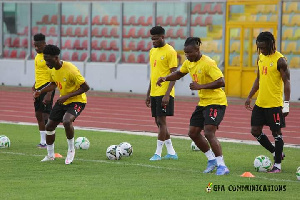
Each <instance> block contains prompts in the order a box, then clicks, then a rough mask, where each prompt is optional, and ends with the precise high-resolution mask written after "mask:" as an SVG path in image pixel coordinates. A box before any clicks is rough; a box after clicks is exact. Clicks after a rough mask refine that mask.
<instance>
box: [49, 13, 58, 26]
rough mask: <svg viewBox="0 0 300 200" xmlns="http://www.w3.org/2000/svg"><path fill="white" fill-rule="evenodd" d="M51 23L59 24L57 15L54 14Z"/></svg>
mask: <svg viewBox="0 0 300 200" xmlns="http://www.w3.org/2000/svg"><path fill="white" fill-rule="evenodd" d="M50 24H57V15H52V17H51V21H50Z"/></svg>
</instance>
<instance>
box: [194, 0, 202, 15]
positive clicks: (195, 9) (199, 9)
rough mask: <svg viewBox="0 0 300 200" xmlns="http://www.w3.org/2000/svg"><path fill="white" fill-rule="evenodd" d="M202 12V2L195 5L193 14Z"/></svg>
mask: <svg viewBox="0 0 300 200" xmlns="http://www.w3.org/2000/svg"><path fill="white" fill-rule="evenodd" d="M200 12H201V3H199V4H196V5H195V7H194V8H193V11H192V14H196V13H198V14H200Z"/></svg>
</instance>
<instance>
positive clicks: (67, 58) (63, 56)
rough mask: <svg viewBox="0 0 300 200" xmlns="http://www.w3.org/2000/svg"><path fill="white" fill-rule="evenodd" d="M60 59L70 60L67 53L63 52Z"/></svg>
mask: <svg viewBox="0 0 300 200" xmlns="http://www.w3.org/2000/svg"><path fill="white" fill-rule="evenodd" d="M62 59H63V60H70V53H69V52H68V51H65V52H64V53H63V54H62Z"/></svg>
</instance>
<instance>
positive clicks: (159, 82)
mask: <svg viewBox="0 0 300 200" xmlns="http://www.w3.org/2000/svg"><path fill="white" fill-rule="evenodd" d="M165 81H166V77H159V78H158V80H157V82H156V85H157V86H159V87H161V83H162V82H165Z"/></svg>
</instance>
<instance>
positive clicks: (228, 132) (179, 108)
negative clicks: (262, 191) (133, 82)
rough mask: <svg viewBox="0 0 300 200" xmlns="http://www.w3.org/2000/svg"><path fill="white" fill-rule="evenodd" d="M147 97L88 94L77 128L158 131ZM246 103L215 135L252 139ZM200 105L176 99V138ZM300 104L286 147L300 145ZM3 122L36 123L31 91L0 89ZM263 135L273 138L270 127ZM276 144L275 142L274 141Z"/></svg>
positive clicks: (232, 108)
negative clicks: (147, 103) (146, 103)
mask: <svg viewBox="0 0 300 200" xmlns="http://www.w3.org/2000/svg"><path fill="white" fill-rule="evenodd" d="M144 97H145V96H144V95H132V94H116V93H101V92H93V91H92V92H88V103H87V105H86V108H85V110H84V111H83V112H82V114H81V115H80V116H79V117H78V119H77V120H76V121H75V123H74V125H75V126H81V127H94V128H104V129H117V130H126V131H145V132H154V133H155V132H157V127H156V125H155V123H154V119H153V118H152V117H151V112H150V108H147V107H146V105H145V103H144V102H145V101H144ZM243 101H244V100H231V99H229V105H228V107H227V109H226V114H225V117H224V120H223V121H222V123H221V125H220V127H219V130H218V131H217V133H216V135H217V137H219V138H230V139H238V140H253V141H255V139H254V138H253V136H252V135H251V134H250V117H251V112H250V111H247V110H246V109H245V108H244V105H243V103H244V102H243ZM197 103H198V98H196V97H192V98H191V97H190V98H189V97H187V98H185V97H177V98H176V100H175V116H173V117H168V120H167V123H168V127H169V131H170V133H171V134H173V135H187V132H188V126H189V119H190V115H191V114H192V112H193V111H194V108H195V106H196V105H197ZM299 105H300V104H298V103H294V104H292V105H291V107H292V108H290V111H291V112H290V114H289V116H288V117H287V118H286V124H287V127H286V128H284V129H282V132H283V136H284V141H285V143H286V144H294V145H300V135H299V134H298V132H299V130H300V125H299V122H298V121H299V119H300V107H299ZM0 110H1V115H0V120H3V121H12V122H30V123H36V119H35V116H34V107H33V100H32V94H31V92H30V89H29V88H21V87H20V88H12V87H0ZM264 133H266V134H267V135H268V136H271V132H270V130H269V128H268V127H265V128H264ZM271 141H273V140H271Z"/></svg>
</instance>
